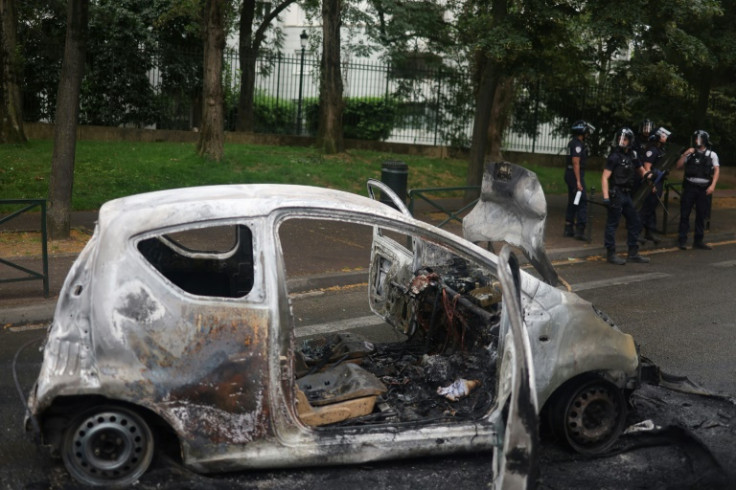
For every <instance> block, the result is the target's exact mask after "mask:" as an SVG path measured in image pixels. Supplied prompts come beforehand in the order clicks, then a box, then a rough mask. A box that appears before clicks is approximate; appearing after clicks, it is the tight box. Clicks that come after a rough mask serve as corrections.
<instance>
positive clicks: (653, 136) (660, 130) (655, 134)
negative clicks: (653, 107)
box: [649, 126, 672, 142]
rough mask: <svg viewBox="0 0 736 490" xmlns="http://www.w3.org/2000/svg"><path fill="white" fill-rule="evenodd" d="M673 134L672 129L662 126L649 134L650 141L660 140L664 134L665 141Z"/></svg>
mask: <svg viewBox="0 0 736 490" xmlns="http://www.w3.org/2000/svg"><path fill="white" fill-rule="evenodd" d="M671 134H672V133H671V132H670V131H668V130H667V129H665V128H663V127H662V126H660V127H658V128H657V129H656V130H655V131H654V132H653V133H652V134H650V135H649V141H660V140H661V139H662V136H664V141H665V142H666V141H667V138H669V137H670V135H671Z"/></svg>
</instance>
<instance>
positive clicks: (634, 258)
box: [626, 248, 649, 264]
mask: <svg viewBox="0 0 736 490" xmlns="http://www.w3.org/2000/svg"><path fill="white" fill-rule="evenodd" d="M626 262H636V263H638V264H648V263H649V258H648V257H642V256H641V255H639V249H638V248H630V249H629V256H628V257H626Z"/></svg>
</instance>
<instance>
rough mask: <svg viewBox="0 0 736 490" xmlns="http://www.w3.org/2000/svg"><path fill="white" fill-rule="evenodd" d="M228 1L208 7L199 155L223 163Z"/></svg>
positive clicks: (210, 0)
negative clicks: (223, 73) (223, 56)
mask: <svg viewBox="0 0 736 490" xmlns="http://www.w3.org/2000/svg"><path fill="white" fill-rule="evenodd" d="M227 3H228V2H227V1H226V0H207V1H206V3H205V11H204V15H205V41H204V88H203V90H202V128H201V131H200V133H199V142H198V143H197V153H198V154H199V155H200V156H206V157H208V158H211V159H213V160H215V161H218V162H219V161H220V160H222V157H223V153H224V144H225V119H224V106H223V104H224V100H223V90H222V65H223V63H222V54H223V51H224V50H225V10H226V8H227Z"/></svg>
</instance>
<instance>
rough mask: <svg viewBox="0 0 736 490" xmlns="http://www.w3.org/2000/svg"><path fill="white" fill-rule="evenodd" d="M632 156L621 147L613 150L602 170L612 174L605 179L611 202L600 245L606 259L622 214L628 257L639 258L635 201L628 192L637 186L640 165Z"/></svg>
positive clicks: (637, 218) (613, 247)
mask: <svg viewBox="0 0 736 490" xmlns="http://www.w3.org/2000/svg"><path fill="white" fill-rule="evenodd" d="M635 155H636V152H625V151H624V150H622V149H620V148H616V149H614V150H613V151H612V152H611V154H610V155H608V158H607V159H606V167H605V168H606V170H609V171H610V172H611V176H610V177H609V179H608V189H609V191H608V194H609V200H610V203H609V205H608V215H607V218H606V231H605V233H604V235H603V243H604V245H605V246H606V249H607V250H608V252H609V257H610V256H611V255H612V254H614V253H615V250H616V229H617V228H618V223H619V221H620V220H621V216H622V215H623V216H624V218H626V231H627V239H626V244H627V245H628V247H629V257H630V258H632V257H639V254H638V251H639V244H638V238H639V232H640V231H641V223H640V221H639V213H637V211H636V208H635V207H634V201H633V199H632V198H631V193H632V191H633V190H634V186H635V185H636V174H637V169H638V168H639V167H641V164H640V163H639V162H638V161H637V160H635V158H634V157H635ZM636 261H638V260H636ZM647 261H648V259H647Z"/></svg>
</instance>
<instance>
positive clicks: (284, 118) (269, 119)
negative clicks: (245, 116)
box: [253, 94, 296, 134]
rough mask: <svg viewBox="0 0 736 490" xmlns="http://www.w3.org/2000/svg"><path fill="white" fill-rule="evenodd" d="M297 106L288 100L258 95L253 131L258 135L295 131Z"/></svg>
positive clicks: (254, 111) (254, 106)
mask: <svg viewBox="0 0 736 490" xmlns="http://www.w3.org/2000/svg"><path fill="white" fill-rule="evenodd" d="M294 121H296V104H294V102H292V101H291V100H288V99H276V97H272V96H270V95H263V94H256V97H255V100H254V101H253V126H254V127H253V129H254V131H256V132H258V133H276V134H285V133H292V132H293V131H294Z"/></svg>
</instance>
